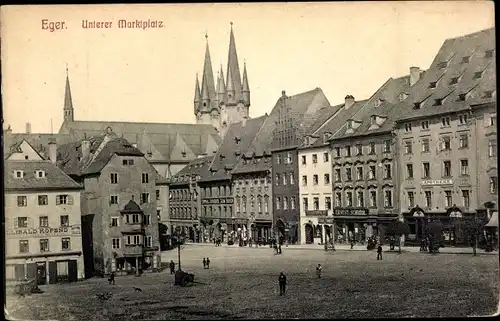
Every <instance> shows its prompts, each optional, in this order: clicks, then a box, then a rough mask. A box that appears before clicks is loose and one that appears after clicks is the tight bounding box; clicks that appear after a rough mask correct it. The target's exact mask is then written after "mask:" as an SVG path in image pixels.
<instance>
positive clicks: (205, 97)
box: [201, 35, 218, 113]
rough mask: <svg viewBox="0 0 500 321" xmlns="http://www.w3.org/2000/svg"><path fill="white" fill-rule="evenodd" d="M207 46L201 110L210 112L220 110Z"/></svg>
mask: <svg viewBox="0 0 500 321" xmlns="http://www.w3.org/2000/svg"><path fill="white" fill-rule="evenodd" d="M205 38H206V39H207V46H206V49H205V61H204V63H203V78H202V80H201V111H202V112H206V113H210V112H211V111H212V110H213V109H216V110H218V106H217V102H216V100H217V95H216V93H215V84H214V74H213V69H212V61H211V59H210V48H209V47H208V35H205Z"/></svg>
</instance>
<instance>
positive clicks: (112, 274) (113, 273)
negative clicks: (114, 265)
mask: <svg viewBox="0 0 500 321" xmlns="http://www.w3.org/2000/svg"><path fill="white" fill-rule="evenodd" d="M108 282H109V284H111V283H113V285H115V272H111V274H110V275H109V279H108Z"/></svg>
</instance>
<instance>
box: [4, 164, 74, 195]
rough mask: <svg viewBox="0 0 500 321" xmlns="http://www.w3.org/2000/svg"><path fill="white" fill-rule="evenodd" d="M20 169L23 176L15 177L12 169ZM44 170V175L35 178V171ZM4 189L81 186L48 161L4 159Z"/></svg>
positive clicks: (62, 188) (71, 187) (72, 187)
mask: <svg viewBox="0 0 500 321" xmlns="http://www.w3.org/2000/svg"><path fill="white" fill-rule="evenodd" d="M15 170H22V171H23V172H24V176H23V177H22V178H15V177H14V171H15ZM38 170H41V171H44V172H45V177H43V178H37V177H36V171H38ZM4 183H5V190H6V191H9V190H18V189H37V190H43V189H59V190H64V189H82V188H83V187H82V186H81V185H79V184H78V183H76V182H75V181H74V180H73V179H71V178H70V177H69V176H68V175H66V174H65V173H64V172H63V171H62V170H61V169H59V168H58V167H57V166H56V165H55V164H53V163H51V162H50V161H45V160H43V161H36V160H6V161H5V175H4Z"/></svg>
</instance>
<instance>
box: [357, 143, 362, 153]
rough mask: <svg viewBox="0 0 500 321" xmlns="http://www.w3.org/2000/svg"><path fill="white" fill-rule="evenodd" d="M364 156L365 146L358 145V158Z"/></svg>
mask: <svg viewBox="0 0 500 321" xmlns="http://www.w3.org/2000/svg"><path fill="white" fill-rule="evenodd" d="M361 155H363V145H361V144H356V156H361Z"/></svg>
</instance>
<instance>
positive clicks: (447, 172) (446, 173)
mask: <svg viewBox="0 0 500 321" xmlns="http://www.w3.org/2000/svg"><path fill="white" fill-rule="evenodd" d="M450 176H451V162H450V161H444V162H443V177H450Z"/></svg>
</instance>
